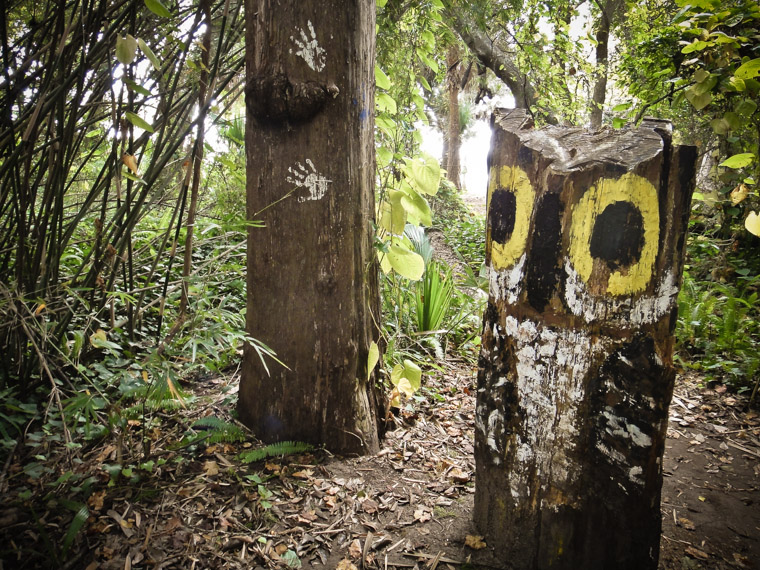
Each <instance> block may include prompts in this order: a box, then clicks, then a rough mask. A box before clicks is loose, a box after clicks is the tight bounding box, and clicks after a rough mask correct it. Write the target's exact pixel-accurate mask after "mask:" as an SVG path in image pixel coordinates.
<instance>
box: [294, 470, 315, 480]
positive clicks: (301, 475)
mask: <svg viewBox="0 0 760 570" xmlns="http://www.w3.org/2000/svg"><path fill="white" fill-rule="evenodd" d="M312 475H314V471H312V470H311V469H304V470H303V471H296V472H295V473H293V477H295V478H296V479H310V478H311V476H312Z"/></svg>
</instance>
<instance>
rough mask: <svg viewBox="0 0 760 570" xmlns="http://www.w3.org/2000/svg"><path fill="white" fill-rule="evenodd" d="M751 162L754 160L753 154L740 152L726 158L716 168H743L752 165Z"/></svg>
mask: <svg viewBox="0 0 760 570" xmlns="http://www.w3.org/2000/svg"><path fill="white" fill-rule="evenodd" d="M753 160H755V155H754V154H753V153H751V152H742V153H740V154H735V155H733V156H731V157H729V158H727V159H726V160H724V161H723V162H721V163H720V164H719V165H718V166H724V167H726V168H744V167H745V166H749V165H750V164H752V161H753Z"/></svg>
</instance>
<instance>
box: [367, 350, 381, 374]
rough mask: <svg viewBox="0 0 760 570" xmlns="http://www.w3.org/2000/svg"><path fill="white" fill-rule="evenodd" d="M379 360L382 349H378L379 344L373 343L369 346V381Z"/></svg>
mask: <svg viewBox="0 0 760 570" xmlns="http://www.w3.org/2000/svg"><path fill="white" fill-rule="evenodd" d="M379 360H380V349H379V348H378V347H377V343H376V342H375V341H372V344H370V345H369V353H368V354H367V380H369V379H370V377H371V376H372V371H373V370H374V369H375V366H377V363H378V361H379Z"/></svg>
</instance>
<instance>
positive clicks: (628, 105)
mask: <svg viewBox="0 0 760 570" xmlns="http://www.w3.org/2000/svg"><path fill="white" fill-rule="evenodd" d="M631 105H633V103H631V102H628V103H620V104H619V105H615V106H614V107H613V108H612V112H613V113H622V112H623V111H627V110H628V109H630V108H631Z"/></svg>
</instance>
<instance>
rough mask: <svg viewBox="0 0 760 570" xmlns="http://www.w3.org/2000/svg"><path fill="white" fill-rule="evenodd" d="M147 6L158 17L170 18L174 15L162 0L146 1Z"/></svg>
mask: <svg viewBox="0 0 760 570" xmlns="http://www.w3.org/2000/svg"><path fill="white" fill-rule="evenodd" d="M145 5H146V6H147V7H148V10H150V11H151V12H153V13H154V14H155V15H156V16H161V17H162V18H170V17H171V15H172V14H171V12H169V10H168V9H167V7H166V6H164V4H163V3H162V2H161V0H145Z"/></svg>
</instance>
